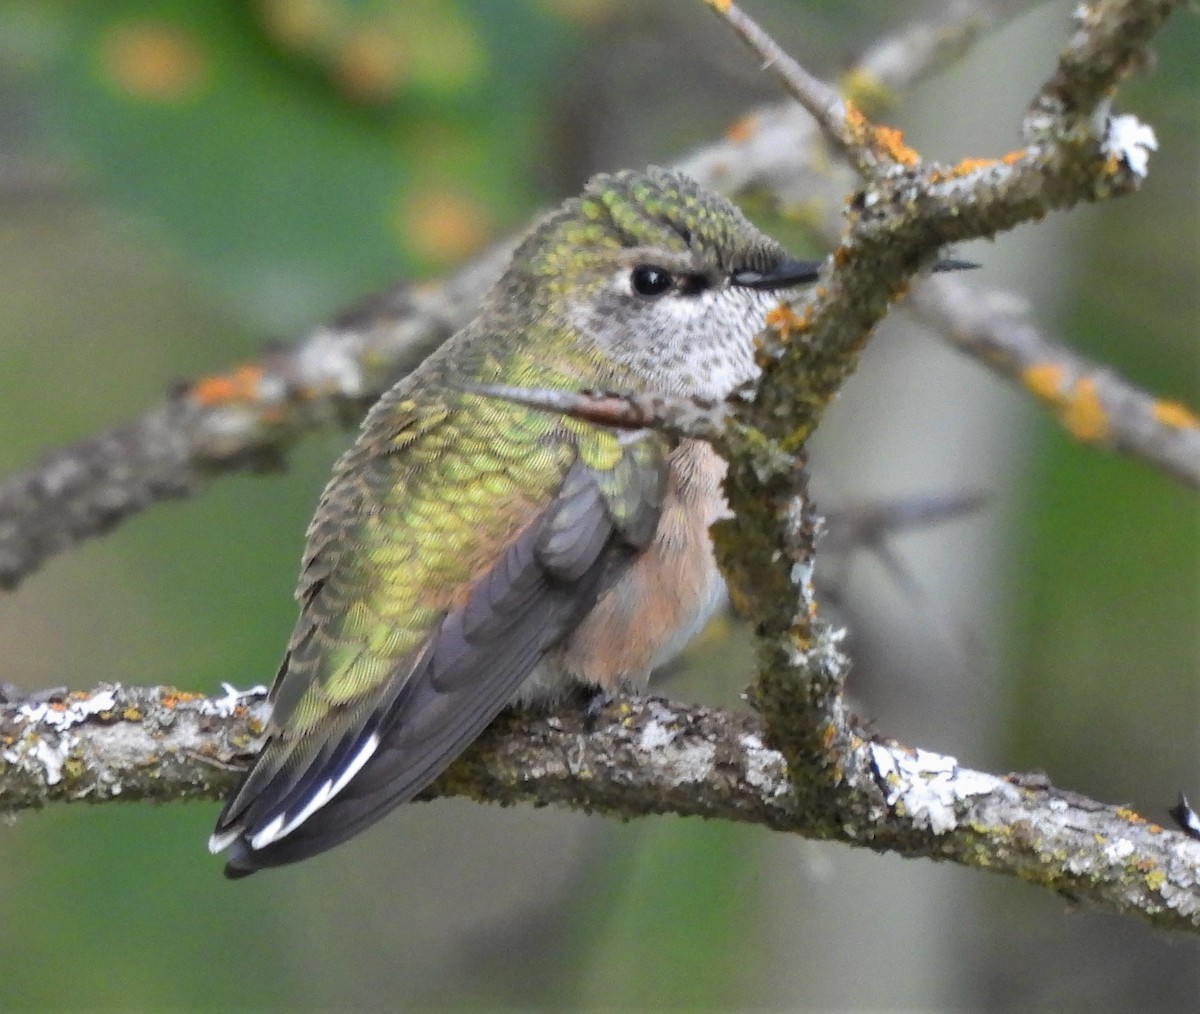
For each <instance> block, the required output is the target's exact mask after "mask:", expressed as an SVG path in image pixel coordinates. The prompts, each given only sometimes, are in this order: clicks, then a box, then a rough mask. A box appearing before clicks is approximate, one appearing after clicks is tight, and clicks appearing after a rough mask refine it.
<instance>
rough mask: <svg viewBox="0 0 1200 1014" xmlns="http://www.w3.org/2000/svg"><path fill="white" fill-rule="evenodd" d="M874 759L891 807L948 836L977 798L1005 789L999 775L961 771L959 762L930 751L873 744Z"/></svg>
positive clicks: (916, 822)
mask: <svg viewBox="0 0 1200 1014" xmlns="http://www.w3.org/2000/svg"><path fill="white" fill-rule="evenodd" d="M871 760H872V763H873V764H874V766H875V772H876V775H877V778H878V780H879V783H880V785H882V786H885V796H886V799H887V804H888V806H890V807H893V808H894V809H896V810H899V811H902V812H903V813H905V814H907V815H908V817H909V819H911V820H912V821H913V823H914V824H916V825H917V826H920V827H928V828H929V829H930V830H931V831H933V833H934V834H945V833H946V832H948V831H952V830H953V829H954V828H955V827H956V826H957V824H958V812H959V810H960V809H961V808H962V807H963V806H965V805H966V804H967V803H968V801H969V800H970V799H971V798H972V797H975V796H984V795H987V794H989V793H991V792H994V791H995V790H996V789H998V788H1001V787H1003V786H1004V782H1003V781H1001V780H1000V779H999V778H997V777H995V775H989V774H986V773H984V772H982V771H972V770H970V769H969V768H960V767H959V766H958V761H957V760H955V758H953V757H949V756H946V755H944V754H938V753H933V752H931V751H929V750H904V749H893V748H889V747H887V746H884V745H883V744H881V743H872V744H871Z"/></svg>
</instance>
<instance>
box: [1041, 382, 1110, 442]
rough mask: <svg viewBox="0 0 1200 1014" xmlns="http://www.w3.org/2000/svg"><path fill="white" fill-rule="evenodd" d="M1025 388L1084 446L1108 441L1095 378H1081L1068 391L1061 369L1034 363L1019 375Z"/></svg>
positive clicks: (1105, 420)
mask: <svg viewBox="0 0 1200 1014" xmlns="http://www.w3.org/2000/svg"><path fill="white" fill-rule="evenodd" d="M1021 380H1022V382H1023V383H1024V384H1025V386H1026V387H1027V388H1028V389H1029V390H1030V391H1032V392H1033V393H1034V394H1035V395H1037V397H1038V398H1040V399H1041V400H1042V401H1044V402H1046V404H1048V405H1049V406H1050V407H1051V408H1053V409H1054V411H1055V412H1056V413H1057V415H1058V418H1059V420H1060V421H1061V422H1062V424H1063V426H1065V427H1066V429H1067V432H1069V433H1070V434H1071V436H1073V437H1074V438H1075V439H1076V440H1079V441H1081V442H1083V443H1085V444H1094V443H1100V442H1101V441H1104V440H1106V439H1107V438H1108V435H1109V421H1108V412H1107V411H1106V410H1105V408H1104V404H1103V402H1101V400H1100V392H1099V389H1098V385H1097V383H1096V378H1095V377H1080V378H1079V379H1078V380H1076V381H1075V382H1074V383H1073V384H1071V385H1070V386H1069V387H1067V385H1066V377H1065V375H1064V371H1063V368H1062V367H1061V366H1058V365H1056V364H1054V363H1036V364H1034V365H1033V366H1028V367H1026V368H1025V370H1024V371H1023V372H1022V374H1021Z"/></svg>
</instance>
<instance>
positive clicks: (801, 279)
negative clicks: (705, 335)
mask: <svg viewBox="0 0 1200 1014" xmlns="http://www.w3.org/2000/svg"><path fill="white" fill-rule="evenodd" d="M821 263H822V262H821V261H793V260H787V261H783V262H782V263H781V264H778V265H776V266H775V267H773V268H772V269H771V270H770V271H751V270H749V269H744V270H742V271H735V272H734V273H733V274H732V275H731V276H730V278H729V281H730V282H731V283H733V284H734V285H740V286H742V287H743V288H746V289H758V290H760V291H766V292H770V291H772V290H774V289H791V288H794V287H795V286H797V285H811V284H812V283H813V282H815V281H816V280H817V271H818V270H819V269H820V267H821ZM977 267H979V265H978V264H974V263H972V262H971V261H961V260H957V259H955V258H953V257H947V258H944V259H943V260H940V261H938V262H936V263H935V264H934V265H933V270H934V271H969V270H971V269H972V268H977Z"/></svg>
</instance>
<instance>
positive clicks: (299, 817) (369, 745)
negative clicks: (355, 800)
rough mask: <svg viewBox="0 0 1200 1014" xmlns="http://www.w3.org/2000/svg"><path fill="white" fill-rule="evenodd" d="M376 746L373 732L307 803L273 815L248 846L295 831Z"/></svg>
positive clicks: (267, 842) (259, 845)
mask: <svg viewBox="0 0 1200 1014" xmlns="http://www.w3.org/2000/svg"><path fill="white" fill-rule="evenodd" d="M378 749H379V736H378V734H372V735H370V736H368V737H367V739H366V741H365V742H364V743H363V744H362V745H361V746H360V747H359V748H358V751H357V752H356V753H355V754H354V756H352V757H351V758H350V761H349V763H348V764H346V765H345V766H344V767H343V768H342V769H341V770H340V771H339V772H338V773H337V774H335V775H332V776H331V777H329V778H327V779H326V780H325V781H324V782H322V783H321V785H320V787H319V788H318V789H317V791H316V792H314V793H313V794H312V796H311V797H310V798H309V800H308V802H307V803H305V804H304V805H303V806H302V807H301V808H300V809H299V810H298V811H296V813H295V814H293V815H290V816H289V815H288V814H287V813H286V811H285V812H284V813H282V814H280V815H279V817H276V818H275V819H274V820H273V821H271V823H270V824H268V825H267V826H266V827H264V828H263V829H262V830H261V831H259V832H258V833H256V834H255V835H254V836H253V837H252V838H251V839H250V847H251V848H252V849H261V848H265V847H266V846H268V845H270V844H271V843H272V842H276V841H279V839H281V838H286V837H287V836H288V835H289V834H291V833H292V832H293V831H295V830H296V828H298V827H299V826H300V825H301V824H303V823H304V822H305V821H306V820H308V818H309V817H311V816H312V815H313V814H314V813H316V812H317V811H318V810H319V809H321V807H323V806H325V805H326V804H327V803H328V802H329V801H330V800H331V799H334V798H335V797H336V796H337V794H338V793H339V792H341V791H342V789H344V788H345V787H346V786H347V785H348V784H349V783H350V779H351V778H353V777H354V776H355V775H356V774H358V773H359V771H361V770H362V767H363V765H364V764H366V763H367V761H369V760H370V759H371V757H372V756H373V755H374V753H375V751H376V750H378ZM282 817H286V820H285V821H284V822H283V823H282V825H281V826H277V825H279V824H280V818H282Z"/></svg>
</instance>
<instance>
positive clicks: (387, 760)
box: [209, 167, 818, 877]
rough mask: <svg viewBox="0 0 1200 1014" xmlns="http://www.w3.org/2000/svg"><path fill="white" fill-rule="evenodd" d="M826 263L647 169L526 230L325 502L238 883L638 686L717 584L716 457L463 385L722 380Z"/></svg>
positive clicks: (697, 616) (371, 431) (304, 573)
mask: <svg viewBox="0 0 1200 1014" xmlns="http://www.w3.org/2000/svg"><path fill="white" fill-rule="evenodd" d="M817 267H818V264H817V263H816V262H811V261H802V260H795V259H793V258H791V257H790V256H789V255H788V253H787V251H786V250H785V249H784V248H783V247H782V246H781V245H780V244H779V243H777V242H776V241H775V240H774V239H771V238H770V237H768V236H767V235H765V234H764V233H762V232H761V231H759V229H757V228H756V227H755V226H754V225H752V224H751V223H750V222H749V221H748V220H747V219H746V218H745V217H744V216H743V214H742V213H741V211H740V210H738V208H737V207H736V206H735V205H733V204H732V203H730V202H729V201H728V200H726V199H725V198H723V197H721V196H718V195H717V194H714V193H711V192H709V191H707V190H705V189H703V188H702V187H701V186H700V185H699V184H698V183H696V182H695V181H694V180H692V179H690V178H689V177H687V176H685V175H683V174H682V173H678V172H674V171H668V170H664V169H660V168H656V167H651V168H649V169H647V170H645V171H639V172H633V171H625V172H619V173H615V174H602V175H598V176H595V177H594V178H592V179H591V180H590V181H589V182H588V183H587V185H586V187H585V188H584V190H583V192H582V194H581V195H580V196H578V197H574V198H572V199H570V200H567V201H566V202H565V203H563V204H562V205H561V206H560V207H558V208H557V209H556V210H555V211H553V212H551V213H549V214H548V215H547V216H546V217H544V218H543V219H542V220H541V221H540V222H538V223H537V224H536V225H535V226H534V227H533V228H532V229H531V230H530V231H529V232H528V234H527V235H525V237H524V238H523V239H522V240H521V242H520V243H519V245H518V246H517V248H516V250H515V252H514V253H513V255H512V258H511V261H510V263H509V264H508V266H507V268H506V270H505V271H504V273H503V275H502V276H501V277H500V279H499V280H498V281H497V282H496V283H495V285H494V286H493V287H492V289H491V290H490V292H489V293H488V294H487V295H486V296H485V297H484V298H483V300H482V302H481V305H480V307H479V311H478V313H477V315H476V316H475V318H474V319H473V320H472V321H471V322H470V323H469V324H467V325H466V326H465V327H463V328H462V330H460V331H459V332H457V333H456V334H455V335H454V336H453V337H452V338H450V339H449V340H448V341H447V342H446V343H445V344H444V345H442V347H441V348H440V349H439V350H438V351H437V352H435V353H434V354H433V355H432V356H430V357H429V358H428V359H427V360H426V361H425V362H424V363H423V364H422V365H421V366H420V367H418V368H417V369H416V370H415V371H413V372H412V373H410V374H409V375H408V376H406V377H405V378H404V379H402V380H400V381H399V382H398V383H397V384H396V385H395V386H394V387H393V388H391V390H389V391H388V392H387V393H386V394H384V395H383V396H382V398H380V400H379V401H378V402H377V403H376V404H375V405H374V406H373V407H372V408H371V410H370V411H369V412H368V414H367V416H366V419H365V421H364V422H363V425H362V429H361V432H360V434H359V436H358V439H357V440H356V442H355V443H354V445H353V446H352V447H351V448H350V449H349V450H348V451H347V452H346V453H345V454H344V455H343V456H342V457H341V459H340V460H339V461H338V463H337V465H336V466H335V469H334V473H333V477H332V478H331V479H330V481H329V483H328V485H327V486H326V488H325V491H324V493H323V494H322V496H321V499H320V502H319V504H318V506H317V510H316V514H315V516H314V518H313V520H312V522H311V524H310V525H309V527H308V532H307V545H306V548H305V551H304V555H303V560H302V565H301V573H300V578H299V584H298V587H297V589H296V599H297V601H298V603H299V607H300V615H299V618H298V620H297V622H296V626H295V628H294V630H293V632H292V635H291V639H290V641H289V642H288V645H287V650H286V652H285V654H284V656H283V661H282V663H281V665H280V667H279V671H278V674H277V675H276V677H275V681H274V683H273V685H272V687H271V691H270V695H269V702H270V706H271V718H270V721H269V725H268V729H267V739H266V743H265V746H264V747H263V749H262V751H261V753H260V754H259V756H258V757H257V758H256V760H255V761H254V763H253V764H252V766H251V767H250V769H249V770H248V771H247V772H246V773H245V775H244V776H243V778H242V780H241V782H240V784H239V785H238V786H237V788H236V789H235V790H234V791H233V792H232V794H231V795H230V796H229V798H228V800H227V801H226V803H225V805H224V808H223V809H222V810H221V813H220V816H219V817H218V819H217V823H216V828H215V830H214V832H213V835H212V837H211V839H210V841H209V848H210V850H211V851H213V852H220V851H222V850H224V849H226V848H230V847H231V852H230V855H229V858H228V862H227V865H226V867H225V873H226V875H227V876H229V877H240V876H245V875H248V874H250V873H253V872H255V871H256V870H259V869H262V868H264V867H272V866H279V865H283V864H286V863H292V862H296V861H298V860H302V859H305V858H307V857H309V856H313V855H315V854H317V853H320V852H323V851H325V850H326V849H329V848H331V847H333V846H335V845H337V844H339V843H340V842H343V841H345V840H346V839H348V838H350V837H352V836H353V835H356V834H358V833H359V832H360V831H362V830H364V829H365V828H367V827H368V826H370V825H372V824H374V823H375V822H376V821H377V820H379V819H380V818H381V817H383V816H384V815H385V814H386V813H387V812H388V811H390V810H391V809H392V808H394V807H395V806H397V805H398V804H400V803H403V802H405V801H408V800H411V799H412V798H413V797H414V796H415V795H416V794H417V793H418V792H420V791H421V790H422V789H423V788H425V787H426V786H427V785H428V784H429V783H430V782H432V781H433V780H434V778H436V777H437V775H438V774H440V773H441V772H442V771H443V770H444V769H445V768H446V767H447V766H448V765H449V764H450V763H451V762H452V761H453V760H454V759H455V758H456V757H457V756H458V755H459V754H460V753H462V751H463V750H465V749H466V748H467V746H468V745H469V744H470V743H471V742H472V741H473V740H474V739H475V738H476V737H477V736H478V735H479V734H480V733H481V732H482V731H483V729H484V728H485V727H486V726H487V725H488V724H489V723H490V722H491V721H492V719H494V718H495V717H496V715H497V714H499V712H500V711H501V710H502V709H503V708H504V707H505V706H506V704H509V703H510V702H511V703H517V704H526V705H528V704H545V703H552V702H554V701H555V700H557V699H558V698H560V697H561V696H562V695H563V694H564V693H566V692H567V691H569V690H571V689H572V688H576V687H580V686H582V687H584V688H594V689H595V691H596V692H599V693H604V694H618V693H622V692H631V693H636V692H640V691H642V690H644V689H645V687H646V685H647V682H648V680H649V677H650V674H651V672H653V671H654V670H655V669H656V668H658V667H659V666H661V665H662V664H663V663H665V662H667V661H668V660H669V659H671V658H672V657H673V656H674V655H675V654H676V653H677V652H678V651H679V650H680V649H681V648H682V647H683V646H684V644H685V643H686V642H687V641H688V640H689V639H690V638H691V637H692V636H693V635H694V634H695V633H696V632H697V631H698V630H699V629H700V628H701V627H702V626H703V625H704V623H705V622H706V621H707V620H708V619H709V618H710V617H711V616H712V614H713V613H714V612H715V611H716V610H717V609H718V608H719V607H720V606H721V604H722V603H723V601H724V598H725V591H724V584H723V581H722V578H721V575H720V573H719V572H718V570H717V565H716V561H715V559H714V556H713V549H712V544H711V542H710V540H709V535H708V529H709V526H710V525H712V524H713V523H714V522H716V521H717V520H719V519H720V518H722V517H724V516H727V514H728V508H727V505H726V502H725V499H724V497H723V494H722V491H721V481H722V478H723V476H724V473H725V467H726V466H725V462H724V461H723V460H722V459H721V458H720V457H719V456H718V455H717V454H716V452H715V451H713V449H712V448H711V447H710V446H709V445H708V444H706V443H703V442H700V441H696V440H688V439H684V440H679V441H674V442H672V441H669V440H667V439H666V438H665V437H662V436H660V435H658V434H655V433H651V432H648V431H641V432H636V433H630V432H627V431H618V430H614V429H608V428H605V427H602V426H598V425H594V424H592V423H590V422H584V421H581V420H575V419H572V418H568V417H565V416H558V415H555V414H553V413H547V412H542V411H538V410H536V409H533V408H529V407H523V406H521V405H518V404H515V403H512V402H509V401H504V400H501V399H499V398H496V397H490V396H488V395H486V394H485V393H482V392H481V391H480V390H475V391H472V388H473V387H474V388H477V389H479V388H484V387H487V386H488V385H494V386H498V385H505V386H510V387H511V386H518V387H527V388H557V389H565V390H571V391H578V390H605V391H620V392H627V393H633V392H644V391H653V392H662V393H667V394H674V395H686V396H698V397H703V398H708V399H720V398H725V397H727V396H729V395H730V394H732V393H733V392H734V391H735V390H736V389H737V388H739V387H740V386H741V385H743V384H745V383H747V382H748V381H751V380H753V379H754V378H755V377H756V375H757V373H758V367H757V366H756V364H755V357H754V341H753V340H754V337H755V335H756V334H757V333H758V332H759V331H760V330H761V329H762V328H763V326H764V321H765V317H766V315H767V313H768V312H769V311H770V310H771V309H772V308H773V307H775V306H777V305H778V304H779V303H780V302H781V300H783V299H784V298H785V297H787V296H788V294H789V293H790V291H791V290H793V289H794V288H796V287H797V286H799V285H803V284H805V283H809V282H812V281H814V280H815V278H816V274H817Z"/></svg>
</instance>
